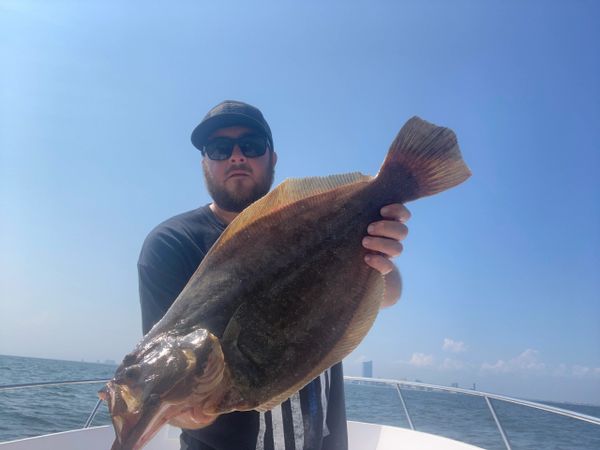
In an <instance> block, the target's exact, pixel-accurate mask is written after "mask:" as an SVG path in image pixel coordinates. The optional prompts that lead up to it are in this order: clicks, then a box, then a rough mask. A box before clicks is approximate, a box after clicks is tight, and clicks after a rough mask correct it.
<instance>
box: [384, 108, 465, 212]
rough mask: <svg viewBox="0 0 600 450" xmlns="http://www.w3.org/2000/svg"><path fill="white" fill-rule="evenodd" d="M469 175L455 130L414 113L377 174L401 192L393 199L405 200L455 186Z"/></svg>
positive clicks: (396, 190)
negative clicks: (430, 121) (435, 123)
mask: <svg viewBox="0 0 600 450" xmlns="http://www.w3.org/2000/svg"><path fill="white" fill-rule="evenodd" d="M469 176H471V171H470V170H469V168H468V167H467V165H466V164H465V162H464V161H463V159H462V156H461V153H460V149H459V147H458V143H457V140H456V135H455V134H454V132H453V131H452V130H450V129H449V128H444V127H438V126H436V125H434V124H432V123H429V122H427V121H425V120H422V119H420V118H419V117H416V116H415V117H413V118H411V119H410V120H409V121H408V122H406V124H404V126H403V127H402V129H401V130H400V132H399V133H398V136H396V139H394V142H393V143H392V145H391V147H390V150H389V152H388V155H387V157H386V159H385V161H384V162H383V165H382V166H381V169H380V171H379V174H378V176H377V178H378V179H381V180H382V181H384V182H385V184H386V185H388V187H389V188H390V189H391V190H393V191H395V192H396V193H397V195H400V197H401V198H396V199H395V200H396V201H400V202H407V201H410V200H415V199H417V198H420V197H425V196H428V195H433V194H436V193H438V192H441V191H444V190H446V189H449V188H451V187H454V186H456V185H458V184H460V183H462V182H463V181H465V180H466V179H467V178H469Z"/></svg>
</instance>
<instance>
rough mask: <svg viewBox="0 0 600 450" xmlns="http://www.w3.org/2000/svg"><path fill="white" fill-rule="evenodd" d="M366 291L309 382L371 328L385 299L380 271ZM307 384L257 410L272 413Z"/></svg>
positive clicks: (312, 373)
mask: <svg viewBox="0 0 600 450" xmlns="http://www.w3.org/2000/svg"><path fill="white" fill-rule="evenodd" d="M363 289H364V290H363V296H364V300H363V301H361V302H359V305H360V306H359V307H358V308H357V309H356V311H355V313H354V316H353V318H352V320H351V321H350V323H349V325H348V327H347V329H346V332H345V333H344V335H343V336H342V337H341V339H340V340H339V342H338V343H337V344H336V346H335V348H333V349H332V351H331V352H329V354H328V355H327V356H326V357H325V358H323V359H322V360H321V362H320V363H319V364H318V365H317V366H316V367H315V368H314V369H313V370H312V371H311V373H310V374H309V376H308V377H307V378H308V380H309V382H311V381H313V380H314V379H315V378H317V377H318V376H320V375H321V373H323V372H324V371H325V370H327V369H329V368H330V367H331V366H333V365H334V364H337V363H338V362H340V361H341V360H342V359H344V358H345V357H346V356H348V355H349V354H350V353H352V351H353V350H354V349H355V348H356V347H357V346H358V344H360V342H361V341H362V339H363V338H364V337H365V335H366V334H367V333H368V331H369V330H370V329H371V326H372V325H373V322H374V321H375V318H376V317H377V313H378V312H379V308H380V306H381V302H382V301H383V298H384V294H385V278H384V277H383V275H381V274H380V273H379V272H376V271H374V270H372V271H371V274H370V276H369V279H368V280H367V282H366V283H365V284H364V287H363ZM304 379H306V378H304ZM307 384H308V383H306V382H302V383H298V384H296V385H294V386H292V387H291V388H289V389H287V390H286V391H284V392H282V393H281V394H279V395H278V396H276V397H273V398H272V399H270V400H269V401H268V402H265V403H262V404H261V405H259V406H257V407H256V408H254V409H255V410H256V411H259V412H265V411H269V410H271V409H273V408H275V407H276V406H277V405H279V404H280V403H283V402H284V401H285V400H287V399H288V398H289V397H291V396H292V395H294V394H295V393H296V392H298V391H299V390H300V389H302V388H303V387H304V386H306V385H307Z"/></svg>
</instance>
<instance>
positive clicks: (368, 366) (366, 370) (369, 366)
mask: <svg viewBox="0 0 600 450" xmlns="http://www.w3.org/2000/svg"><path fill="white" fill-rule="evenodd" d="M362 376H363V377H364V378H373V361H365V362H363V363H362Z"/></svg>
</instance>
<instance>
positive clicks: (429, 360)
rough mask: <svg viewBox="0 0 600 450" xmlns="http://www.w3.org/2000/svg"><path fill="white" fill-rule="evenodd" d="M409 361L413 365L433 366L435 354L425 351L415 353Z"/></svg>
mask: <svg viewBox="0 0 600 450" xmlns="http://www.w3.org/2000/svg"><path fill="white" fill-rule="evenodd" d="M408 363H409V364H410V365H411V366H417V367H427V366H431V365H433V355H426V354H425V353H413V355H412V357H411V358H410V361H409V362H408Z"/></svg>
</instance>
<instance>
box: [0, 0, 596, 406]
mask: <svg viewBox="0 0 600 450" xmlns="http://www.w3.org/2000/svg"><path fill="white" fill-rule="evenodd" d="M599 22H600V5H599V4H598V3H597V2H594V1H582V0H576V1H554V2H552V1H531V0H529V1H522V0H519V1H517V0H513V1H503V2H492V1H475V0H473V1H453V2H447V1H442V0H439V1H377V0H374V1H373V0H371V1H356V2H352V3H350V2H343V1H331V2H327V3H326V4H324V2H317V1H305V2H292V1H262V2H244V1H220V2H199V1H198V2H192V1H189V2H176V3H172V2H160V1H157V2H141V1H139V2H111V1H87V2H78V1H70V2H69V1H53V2H45V1H39V2H32V1H6V0H0V62H1V65H2V69H1V70H0V211H1V221H0V354H8V355H22V356H32V357H44V358H56V359H69V360H81V359H84V360H86V361H96V360H101V361H103V360H105V359H113V360H115V361H120V360H121V359H122V357H123V356H124V355H125V353H127V352H128V351H129V350H131V349H132V348H133V347H134V346H135V344H136V342H137V341H138V340H139V339H140V337H141V320H140V311H139V300H138V291H137V289H138V287H137V268H136V263H137V258H138V255H139V251H140V248H141V245H142V242H143V240H144V238H145V237H146V235H147V234H148V232H150V230H151V229H152V228H153V227H154V226H156V225H157V224H158V223H160V222H162V221H163V220H165V219H167V218H169V217H171V216H173V215H175V214H178V213H180V212H184V211H188V210H191V209H194V208H197V207H198V206H201V205H204V204H206V203H208V202H209V201H210V198H209V196H208V194H207V192H206V190H205V188H204V183H203V178H202V173H201V168H200V160H201V158H200V154H199V152H198V151H197V150H196V149H195V148H194V147H193V146H192V145H191V143H190V139H189V137H190V133H191V131H192V129H193V128H194V127H195V126H196V125H197V124H198V123H199V121H200V120H201V119H202V117H203V116H204V114H205V113H206V112H207V111H208V109H209V108H211V107H212V106H214V105H215V104H217V103H219V102H220V101H222V100H225V99H238V100H243V101H246V102H249V103H251V104H254V105H256V106H258V107H259V108H260V109H261V110H262V111H263V113H264V115H265V116H266V118H267V120H268V121H269V123H270V125H271V129H272V130H273V135H274V143H275V149H276V151H277V152H278V155H279V160H278V163H277V168H276V180H275V182H276V183H280V182H281V181H283V180H284V179H286V178H289V177H303V176H314V175H328V174H334V173H345V172H354V171H361V172H363V173H366V174H375V173H376V172H377V170H378V168H379V166H380V164H381V162H382V161H383V158H384V156H385V154H386V152H387V149H388V147H389V145H390V143H391V141H392V140H393V138H394V137H395V135H396V133H397V132H398V130H399V129H400V127H401V126H402V125H403V123H404V122H405V121H406V120H408V119H409V118H410V117H412V116H414V115H418V116H420V117H422V118H424V119H426V120H429V121H431V122H434V123H436V124H439V125H443V126H447V127H450V128H452V129H453V130H454V131H455V132H456V134H457V136H458V140H459V144H460V147H461V150H462V153H463V156H464V159H465V161H466V162H467V164H468V165H469V167H470V169H471V171H472V173H473V176H472V177H471V178H470V179H469V180H468V181H467V182H465V183H464V184H462V185H460V186H458V187H456V188H454V189H452V190H450V191H447V192H444V193H441V194H439V195H436V196H433V197H428V198H425V199H421V200H417V201H415V202H413V203H409V204H407V207H408V208H409V210H410V211H411V213H412V218H411V220H410V221H409V223H408V226H409V236H408V237H407V239H406V240H405V242H404V248H405V250H404V252H403V253H402V255H401V256H399V257H398V258H396V259H395V262H396V264H397V266H398V267H399V269H400V271H401V273H402V276H403V279H404V292H403V295H402V298H401V300H400V301H399V302H398V304H396V305H395V306H393V307H391V308H389V309H385V310H383V311H381V313H380V314H379V316H378V318H377V320H376V323H375V325H374V326H373V328H372V329H371V331H370V333H369V334H368V336H367V337H366V338H365V339H364V341H363V342H362V343H361V345H360V346H359V347H358V348H357V349H356V350H355V351H354V352H353V353H352V354H350V355H349V356H348V357H347V358H346V360H345V363H344V364H345V372H346V374H347V375H360V368H361V362H362V361H366V360H372V361H373V366H374V375H375V376H378V377H384V378H396V379H406V380H414V379H419V380H422V381H425V382H429V383H438V384H450V383H453V382H457V383H458V384H459V386H461V387H470V386H472V385H473V383H475V384H476V387H477V389H480V390H484V391H490V392H494V393H501V394H507V395H514V396H518V397H524V398H529V399H543V400H558V401H575V402H585V403H595V404H600V275H599V274H600V271H599V267H600V238H599V235H600V181H599V180H600V177H599V176H598V173H599V169H600V148H599V147H600V144H599V142H600V83H599V82H598V80H600V26H599ZM331 207H332V208H335V207H336V205H331Z"/></svg>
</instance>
